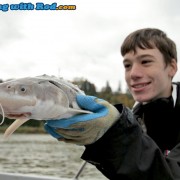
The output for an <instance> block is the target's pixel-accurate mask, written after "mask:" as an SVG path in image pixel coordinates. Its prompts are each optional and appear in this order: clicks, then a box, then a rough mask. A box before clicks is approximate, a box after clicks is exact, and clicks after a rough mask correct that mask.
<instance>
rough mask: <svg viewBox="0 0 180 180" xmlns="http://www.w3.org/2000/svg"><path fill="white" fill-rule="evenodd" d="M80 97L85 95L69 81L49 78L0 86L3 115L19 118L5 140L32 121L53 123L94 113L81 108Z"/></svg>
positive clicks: (18, 81) (5, 134)
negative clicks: (77, 98) (79, 104)
mask: <svg viewBox="0 0 180 180" xmlns="http://www.w3.org/2000/svg"><path fill="white" fill-rule="evenodd" d="M77 94H84V92H83V91H82V90H80V89H79V88H78V86H76V85H74V84H72V83H70V82H69V81H67V80H64V79H62V78H57V77H54V76H48V75H42V76H36V77H25V78H20V79H15V80H11V81H6V82H3V83H0V104H1V106H2V112H0V114H2V115H3V114H4V116H5V117H7V118H9V119H16V121H14V122H13V123H12V124H11V125H10V126H9V127H8V129H7V130H6V131H5V133H4V137H5V138H7V137H9V136H10V135H11V134H12V133H13V132H14V131H15V130H16V129H17V128H18V127H20V126H21V125H22V124H23V123H25V122H26V121H28V120H30V119H34V120H54V119H61V118H68V117H71V116H74V115H76V114H79V113H91V112H89V111H85V110H82V109H81V108H80V107H79V106H78V104H77V102H76V95H77ZM3 111H4V112H3Z"/></svg>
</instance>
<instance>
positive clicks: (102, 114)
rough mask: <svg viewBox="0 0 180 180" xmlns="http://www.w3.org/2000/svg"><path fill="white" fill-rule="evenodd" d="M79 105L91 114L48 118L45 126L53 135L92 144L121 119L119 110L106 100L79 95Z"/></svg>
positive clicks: (75, 142) (77, 98)
mask: <svg viewBox="0 0 180 180" xmlns="http://www.w3.org/2000/svg"><path fill="white" fill-rule="evenodd" d="M76 100H77V103H78V105H79V106H80V107H81V108H82V109H85V110H89V111H91V112H92V113H91V114H79V115H75V116H73V117H70V118H67V119H58V120H48V121H47V122H46V123H45V125H44V127H45V130H46V131H47V132H48V133H49V134H51V135H52V136H53V137H55V138H57V139H58V140H60V141H64V142H67V143H74V144H78V145H87V144H92V143H94V142H95V141H97V140H98V139H99V138H101V137H102V136H103V134H104V133H105V132H106V131H107V130H108V129H109V128H110V127H111V126H112V125H113V124H114V123H115V122H116V121H117V120H118V119H119V117H120V113H119V111H118V110H117V109H116V108H115V107H114V106H113V105H112V104H110V103H108V102H107V101H105V100H102V99H98V98H97V97H94V96H86V95H77V97H76Z"/></svg>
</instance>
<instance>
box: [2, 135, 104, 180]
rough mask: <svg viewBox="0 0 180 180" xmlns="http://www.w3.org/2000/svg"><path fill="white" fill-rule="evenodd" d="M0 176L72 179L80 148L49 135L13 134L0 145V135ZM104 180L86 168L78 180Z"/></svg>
mask: <svg viewBox="0 0 180 180" xmlns="http://www.w3.org/2000/svg"><path fill="white" fill-rule="evenodd" d="M0 139H1V140H0V150H1V151H0V172H10V173H23V174H33V175H45V176H49V175H50V176H54V177H64V178H73V177H74V176H75V175H76V173H77V172H78V170H79V168H80V166H81V164H82V163H83V161H82V160H81V159H80V156H81V154H82V153H83V151H84V147H82V146H76V145H71V144H65V143H63V142H58V141H56V140H55V139H54V138H52V137H51V136H50V135H34V134H33V135H29V134H13V135H12V136H11V137H10V139H9V140H6V141H3V140H2V134H0ZM81 179H82V180H87V179H91V180H107V178H105V177H104V176H103V175H102V174H101V173H100V172H99V171H98V170H96V168H95V167H94V166H92V165H91V164H87V165H86V166H85V169H84V171H83V173H82V174H81V176H80V180H81Z"/></svg>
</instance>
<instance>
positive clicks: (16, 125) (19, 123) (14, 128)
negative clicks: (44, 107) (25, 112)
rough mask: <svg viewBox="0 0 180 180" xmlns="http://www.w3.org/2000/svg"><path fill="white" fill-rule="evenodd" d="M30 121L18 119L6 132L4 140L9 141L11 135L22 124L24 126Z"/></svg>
mask: <svg viewBox="0 0 180 180" xmlns="http://www.w3.org/2000/svg"><path fill="white" fill-rule="evenodd" d="M28 120H29V119H16V120H15V121H14V122H13V123H12V124H11V125H10V126H9V127H8V128H7V129H6V131H5V133H4V136H3V138H4V139H7V138H8V137H9V136H11V134H12V133H13V132H14V131H15V130H16V129H17V128H18V127H20V126H21V125H22V124H24V123H25V122H26V121H28Z"/></svg>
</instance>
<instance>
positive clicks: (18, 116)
mask: <svg viewBox="0 0 180 180" xmlns="http://www.w3.org/2000/svg"><path fill="white" fill-rule="evenodd" d="M5 116H6V117H7V118H9V119H25V118H28V117H30V116H31V113H30V112H24V113H5Z"/></svg>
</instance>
